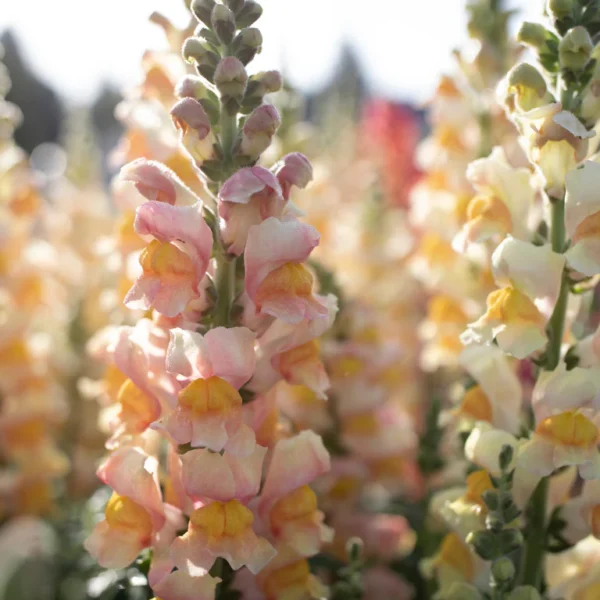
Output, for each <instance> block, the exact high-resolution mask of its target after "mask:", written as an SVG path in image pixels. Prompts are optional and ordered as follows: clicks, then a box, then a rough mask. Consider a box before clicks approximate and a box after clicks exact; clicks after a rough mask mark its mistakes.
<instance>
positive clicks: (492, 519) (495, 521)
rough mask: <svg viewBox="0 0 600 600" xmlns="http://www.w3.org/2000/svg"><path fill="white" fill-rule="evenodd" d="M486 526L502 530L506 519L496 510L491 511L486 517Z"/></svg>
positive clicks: (494, 529)
mask: <svg viewBox="0 0 600 600" xmlns="http://www.w3.org/2000/svg"><path fill="white" fill-rule="evenodd" d="M485 526H486V528H487V529H489V530H491V531H502V528H503V527H504V520H503V519H502V517H501V516H500V515H498V514H497V513H496V512H490V513H488V515H487V517H486V518H485Z"/></svg>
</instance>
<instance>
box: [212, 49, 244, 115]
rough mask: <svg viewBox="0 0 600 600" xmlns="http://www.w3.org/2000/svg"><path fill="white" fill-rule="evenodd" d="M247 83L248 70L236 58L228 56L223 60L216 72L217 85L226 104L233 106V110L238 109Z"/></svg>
mask: <svg viewBox="0 0 600 600" xmlns="http://www.w3.org/2000/svg"><path fill="white" fill-rule="evenodd" d="M247 83H248V74H247V73H246V69H244V65H243V64H242V63H241V62H240V61H239V60H238V59H237V58H235V56H227V57H225V58H223V59H222V60H221V62H220V63H219V64H218V66H217V70H216V71H215V85H216V86H217V88H219V92H221V99H222V101H223V103H224V104H226V105H229V104H232V108H236V107H238V106H239V105H240V104H241V102H242V100H243V98H244V94H245V93H246V85H247ZM234 105H235V106H234Z"/></svg>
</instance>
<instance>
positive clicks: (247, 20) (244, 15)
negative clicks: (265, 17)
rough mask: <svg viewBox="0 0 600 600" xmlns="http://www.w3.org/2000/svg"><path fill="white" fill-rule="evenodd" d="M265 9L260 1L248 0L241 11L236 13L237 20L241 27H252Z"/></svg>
mask: <svg viewBox="0 0 600 600" xmlns="http://www.w3.org/2000/svg"><path fill="white" fill-rule="evenodd" d="M262 12H263V9H262V6H261V5H260V4H258V2H254V0H246V2H245V4H244V6H243V7H242V9H241V10H240V12H239V13H236V16H235V21H236V23H237V26H238V27H239V28H242V27H250V25H253V24H254V23H256V21H258V19H260V17H261V15H262Z"/></svg>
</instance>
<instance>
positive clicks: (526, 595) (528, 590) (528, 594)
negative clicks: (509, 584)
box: [508, 585, 542, 600]
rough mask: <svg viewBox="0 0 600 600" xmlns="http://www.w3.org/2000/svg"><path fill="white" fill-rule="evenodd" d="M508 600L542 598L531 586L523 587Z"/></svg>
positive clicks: (514, 591) (513, 592)
mask: <svg viewBox="0 0 600 600" xmlns="http://www.w3.org/2000/svg"><path fill="white" fill-rule="evenodd" d="M508 600H542V597H541V596H540V594H539V592H538V591H537V590H536V589H535V588H534V587H532V586H531V585H522V586H519V587H518V588H515V589H514V590H513V591H512V592H511V593H510V595H509V596H508Z"/></svg>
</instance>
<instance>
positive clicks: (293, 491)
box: [257, 431, 332, 557]
mask: <svg viewBox="0 0 600 600" xmlns="http://www.w3.org/2000/svg"><path fill="white" fill-rule="evenodd" d="M329 469H330V458H329V453H328V452H327V450H326V449H325V447H324V445H323V442H322V440H321V438H320V436H318V435H316V434H315V433H314V432H312V431H303V432H302V433H300V434H298V435H296V436H294V437H292V438H289V439H284V440H280V441H279V442H278V443H277V444H276V446H275V448H274V449H273V453H272V455H271V459H270V463H269V470H268V472H267V476H266V478H265V482H264V485H263V489H262V492H261V495H260V497H259V498H258V500H257V514H258V515H259V516H260V517H261V519H262V521H263V523H264V524H265V526H266V527H267V529H268V530H269V531H270V534H271V536H272V537H273V539H274V540H275V541H276V542H277V544H278V545H279V544H283V545H285V546H287V547H289V548H291V549H293V551H294V552H295V553H297V554H298V555H299V556H301V557H308V556H313V555H314V554H316V553H317V552H319V550H320V548H321V546H322V544H323V543H324V542H327V541H331V538H332V531H331V530H330V529H329V528H328V527H326V526H325V525H324V524H323V513H321V512H320V511H319V510H318V509H317V497H316V495H315V493H314V492H313V491H312V489H311V488H310V487H309V485H308V484H309V483H311V482H313V481H314V480H315V479H316V478H317V477H319V476H320V475H323V474H324V473H326V472H327V471H329Z"/></svg>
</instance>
